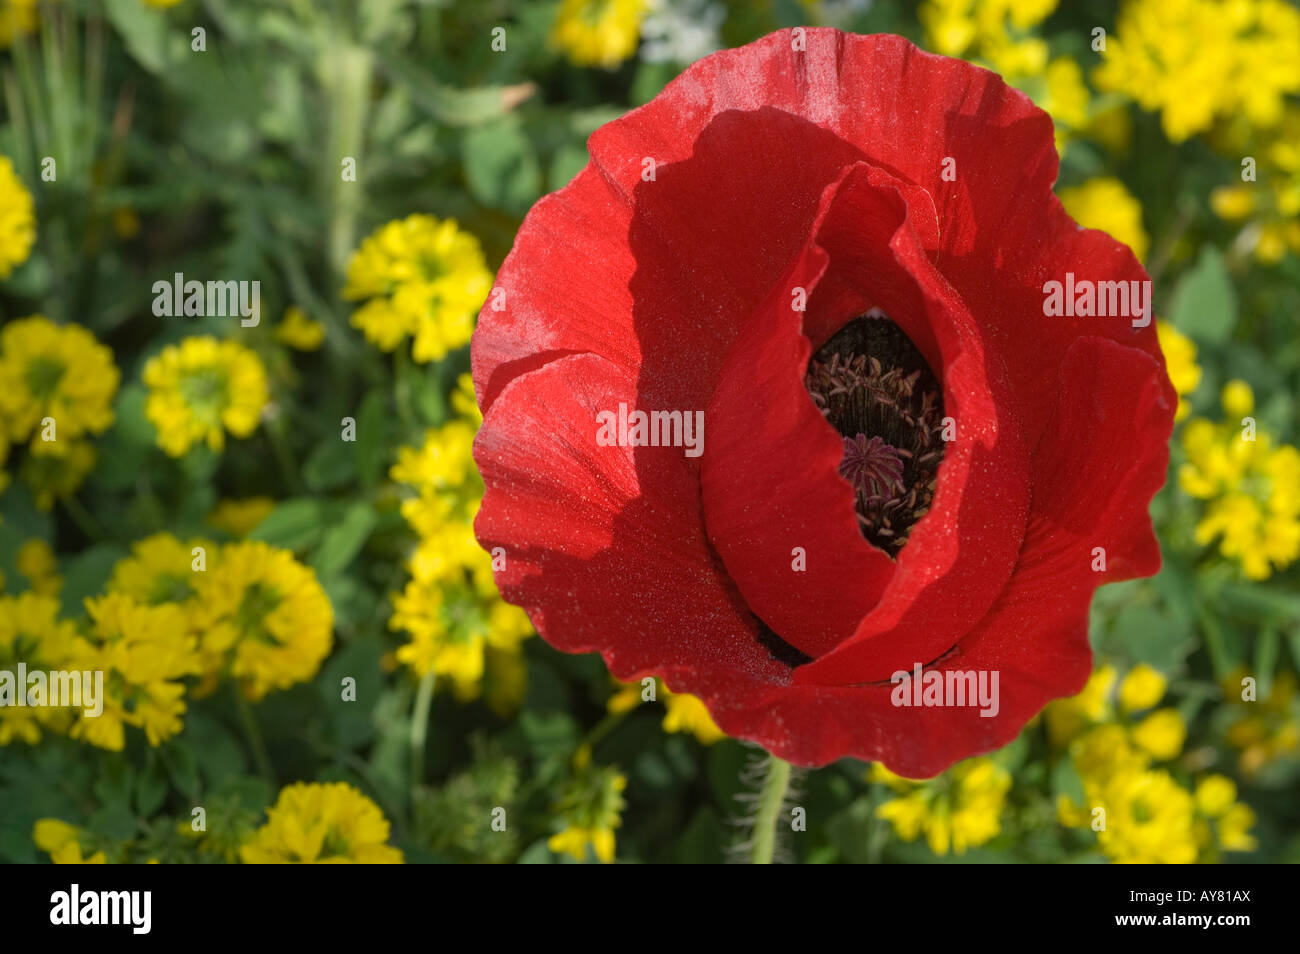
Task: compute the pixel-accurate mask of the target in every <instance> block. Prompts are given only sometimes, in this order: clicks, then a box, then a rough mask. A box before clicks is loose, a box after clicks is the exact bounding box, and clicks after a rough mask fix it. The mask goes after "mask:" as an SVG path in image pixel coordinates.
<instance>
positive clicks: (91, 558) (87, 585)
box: [61, 543, 127, 617]
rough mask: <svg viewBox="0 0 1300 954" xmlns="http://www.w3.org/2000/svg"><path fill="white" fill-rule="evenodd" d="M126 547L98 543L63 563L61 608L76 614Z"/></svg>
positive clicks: (100, 588) (106, 579) (108, 575)
mask: <svg viewBox="0 0 1300 954" xmlns="http://www.w3.org/2000/svg"><path fill="white" fill-rule="evenodd" d="M126 555H127V553H126V550H124V549H123V548H122V547H120V546H118V545H117V544H115V543H98V544H95V546H93V547H91V548H90V549H88V550H83V551H82V552H81V553H79V554H77V555H76V556H75V557H72V558H71V559H69V560H67V561H65V562H64V563H63V592H62V594H61V596H62V600H63V612H64V613H65V614H67V615H68V616H72V617H78V616H80V615H81V614H82V612H83V606H82V601H83V600H84V599H85V598H86V597H87V596H97V595H99V593H100V592H101V591H102V590H103V589H104V584H105V583H107V582H108V578H109V577H110V576H111V575H112V573H113V564H115V563H116V562H117V561H118V560H120V559H122V558H123V557H124V556H126Z"/></svg>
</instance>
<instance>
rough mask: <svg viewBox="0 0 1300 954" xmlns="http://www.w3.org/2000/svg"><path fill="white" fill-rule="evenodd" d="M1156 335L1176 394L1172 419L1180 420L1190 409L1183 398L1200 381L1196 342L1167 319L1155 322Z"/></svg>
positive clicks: (1191, 391) (1192, 390) (1194, 388)
mask: <svg viewBox="0 0 1300 954" xmlns="http://www.w3.org/2000/svg"><path fill="white" fill-rule="evenodd" d="M1156 337H1157V338H1158V339H1159V342H1160V350H1161V351H1163V352H1164V355H1165V370H1167V371H1168V372H1169V380H1170V382H1171V383H1172V384H1173V386H1174V391H1175V392H1176V393H1177V394H1178V410H1177V411H1175V412H1174V420H1175V421H1181V420H1182V419H1183V418H1185V417H1187V415H1188V414H1189V413H1191V410H1192V409H1191V407H1190V406H1189V405H1188V403H1187V402H1186V401H1185V400H1183V399H1184V398H1185V397H1186V396H1187V395H1189V394H1191V393H1193V392H1194V391H1195V390H1196V389H1197V387H1198V386H1199V385H1200V383H1201V366H1200V365H1199V364H1197V363H1196V344H1195V343H1194V342H1193V341H1192V339H1191V338H1188V337H1187V336H1186V335H1184V334H1183V333H1182V332H1180V331H1179V330H1178V329H1177V328H1175V327H1174V326H1173V325H1171V324H1169V322H1167V321H1157V322H1156Z"/></svg>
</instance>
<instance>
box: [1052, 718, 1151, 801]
mask: <svg viewBox="0 0 1300 954" xmlns="http://www.w3.org/2000/svg"><path fill="white" fill-rule="evenodd" d="M1070 758H1071V760H1072V761H1073V762H1074V767H1075V768H1076V769H1077V770H1078V772H1079V776H1080V777H1081V778H1082V779H1083V782H1084V788H1085V790H1088V791H1095V790H1100V789H1104V788H1105V787H1106V786H1107V785H1109V784H1110V783H1111V782H1112V781H1113V780H1114V779H1116V778H1121V777H1124V776H1127V775H1132V774H1134V773H1135V772H1140V771H1142V770H1143V769H1145V768H1146V767H1147V764H1148V762H1149V761H1150V757H1149V756H1148V755H1147V753H1146V752H1144V751H1143V750H1141V749H1138V748H1134V747H1133V746H1132V745H1130V744H1129V737H1128V734H1127V733H1126V732H1125V731H1124V727H1123V726H1121V725H1115V724H1113V723H1112V724H1108V725H1099V726H1097V727H1096V728H1094V729H1090V730H1089V731H1088V732H1086V733H1084V734H1083V735H1082V736H1080V737H1079V738H1077V739H1075V740H1074V741H1073V742H1072V743H1070Z"/></svg>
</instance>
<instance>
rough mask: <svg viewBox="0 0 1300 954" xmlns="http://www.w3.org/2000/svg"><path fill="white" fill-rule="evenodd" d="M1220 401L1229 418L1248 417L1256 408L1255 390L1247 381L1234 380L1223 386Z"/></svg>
mask: <svg viewBox="0 0 1300 954" xmlns="http://www.w3.org/2000/svg"><path fill="white" fill-rule="evenodd" d="M1219 401H1220V403H1222V405H1223V413H1225V414H1227V415H1228V417H1229V418H1243V417H1248V416H1249V415H1250V414H1251V413H1252V412H1253V411H1254V410H1255V392H1254V391H1252V390H1251V389H1250V385H1249V384H1247V383H1246V382H1245V381H1239V380H1235V379H1234V380H1232V381H1229V382H1228V383H1227V384H1225V385H1224V386H1223V391H1222V392H1220V395H1219Z"/></svg>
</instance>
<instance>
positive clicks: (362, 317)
mask: <svg viewBox="0 0 1300 954" xmlns="http://www.w3.org/2000/svg"><path fill="white" fill-rule="evenodd" d="M491 287H492V273H491V272H490V271H488V267H487V262H486V260H485V259H484V257H483V249H482V247H481V246H480V245H479V242H478V239H476V238H475V237H474V236H473V235H470V234H469V233H468V232H465V231H462V230H461V229H460V228H459V227H458V226H457V224H456V223H455V222H454V221H452V220H451V219H438V218H435V217H434V216H432V215H410V216H407V217H406V218H405V219H400V220H398V221H395V222H389V223H388V224H386V225H384V226H382V227H380V228H379V229H378V230H377V231H376V232H375V233H374V234H372V235H370V236H369V237H367V238H366V239H365V240H364V241H362V243H361V247H360V248H358V249H357V250H356V251H355V252H354V253H353V254H352V258H351V260H350V261H349V262H348V270H347V285H346V287H345V288H344V289H343V297H344V298H345V299H347V300H348V301H360V300H362V299H368V300H367V301H366V303H365V304H364V305H362V306H361V307H360V308H358V309H357V310H356V311H355V312H353V313H352V326H353V327H354V328H357V329H359V330H360V331H361V332H362V333H363V334H364V335H365V336H366V340H367V341H369V342H370V343H371V344H373V345H375V346H376V347H378V348H380V349H381V350H383V351H392V350H394V349H395V348H396V347H397V346H398V345H399V344H401V343H402V342H403V341H405V340H406V338H407V337H408V336H409V337H410V338H411V339H412V345H411V354H412V357H414V358H415V360H416V361H418V362H421V363H424V362H428V361H437V360H439V359H441V358H443V357H445V356H446V354H447V352H449V351H452V350H454V349H456V348H459V347H461V346H462V345H464V344H466V343H467V342H468V341H469V338H470V334H471V333H472V332H473V330H474V319H475V316H476V315H477V314H478V310H479V308H481V307H482V305H483V302H484V301H485V300H486V299H487V295H488V290H489V289H490V288H491Z"/></svg>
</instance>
